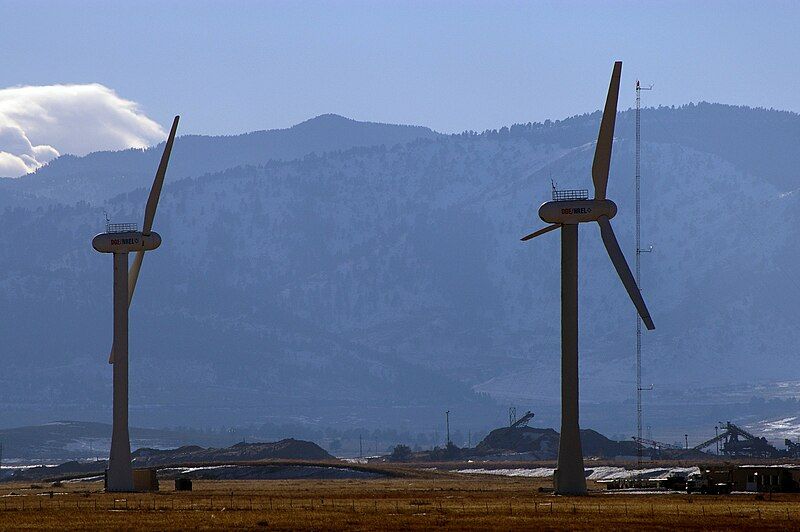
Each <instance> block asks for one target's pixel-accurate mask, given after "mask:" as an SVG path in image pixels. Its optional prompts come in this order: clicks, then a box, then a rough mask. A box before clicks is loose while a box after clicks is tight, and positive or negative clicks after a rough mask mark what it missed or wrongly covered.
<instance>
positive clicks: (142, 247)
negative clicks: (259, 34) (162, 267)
mask: <svg viewBox="0 0 800 532" xmlns="http://www.w3.org/2000/svg"><path fill="white" fill-rule="evenodd" d="M179 119H180V117H179V116H176V117H175V120H174V121H173V122H172V129H171V130H170V132H169V138H168V139H167V143H166V145H165V146H164V153H163V154H162V155H161V163H160V164H159V165H158V170H157V171H156V177H155V179H154V180H153V186H152V188H151V189H150V196H149V197H148V198H147V206H146V207H145V211H144V224H143V225H142V230H141V231H138V230H137V228H136V224H111V223H106V232H105V233H100V234H99V235H97V236H95V237H94V239H93V240H92V247H93V248H94V249H95V250H96V251H99V252H100V253H113V254H114V344H113V347H112V348H111V356H110V357H109V360H108V362H109V363H110V364H113V365H114V423H113V429H112V432H111V456H110V457H109V460H108V470H107V471H106V481H107V482H106V489H107V490H108V491H133V468H132V467H131V442H130V435H129V433H128V307H129V306H130V303H131V298H132V297H133V291H134V289H135V288H136V281H137V280H138V278H139V270H140V269H141V267H142V260H143V259H144V252H145V251H152V250H154V249H156V248H157V247H158V246H160V245H161V236H159V234H158V233H156V232H155V231H153V230H152V229H153V219H154V218H155V216H156V207H158V198H159V196H160V195H161V187H162V185H163V184H164V176H165V175H166V173H167V165H168V164H169V156H170V153H171V152H172V144H173V142H174V141H175V132H176V131H177V129H178V120H179ZM133 251H135V252H136V257H135V258H134V259H133V266H132V267H131V269H130V272H128V253H131V252H133Z"/></svg>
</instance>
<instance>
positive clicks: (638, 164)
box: [636, 79, 653, 467]
mask: <svg viewBox="0 0 800 532" xmlns="http://www.w3.org/2000/svg"><path fill="white" fill-rule="evenodd" d="M652 89H653V86H652V85H651V86H649V87H642V86H641V85H640V84H639V80H638V79H637V80H636V286H638V287H639V290H641V289H642V276H641V255H642V253H649V252H651V251H653V246H650V248H648V249H642V238H641V225H642V220H641V190H640V186H639V184H640V181H641V179H642V168H641V150H642V142H641V123H642V120H641V114H642V113H641V99H642V98H641V96H642V91H643V90H644V91H649V90H652ZM647 389H648V390H652V389H653V387H652V386H650V387H649V388H647ZM643 390H644V388H642V318H641V317H640V316H639V314H638V313H637V314H636V435H637V436H638V437H639V441H641V440H642V391H643ZM636 458H637V462H638V464H639V467H641V465H642V446H641V445H637V447H636Z"/></svg>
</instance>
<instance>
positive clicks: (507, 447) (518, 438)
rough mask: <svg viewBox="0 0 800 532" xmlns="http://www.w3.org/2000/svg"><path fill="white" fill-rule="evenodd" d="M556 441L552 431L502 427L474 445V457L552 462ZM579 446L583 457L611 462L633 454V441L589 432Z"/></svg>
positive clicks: (555, 456) (556, 455)
mask: <svg viewBox="0 0 800 532" xmlns="http://www.w3.org/2000/svg"><path fill="white" fill-rule="evenodd" d="M559 439H560V435H559V434H558V432H556V431H555V430H553V429H539V428H533V427H516V428H511V427H503V428H499V429H495V430H493V431H492V432H490V433H489V435H488V436H486V438H484V439H483V441H481V442H480V443H479V444H478V445H476V446H475V454H477V455H479V456H487V455H502V454H510V453H526V454H530V455H532V456H533V457H534V458H537V459H540V460H553V459H555V458H557V457H558V442H559ZM581 445H582V447H583V454H584V455H585V456H598V457H601V458H613V457H615V456H633V455H635V454H636V447H635V445H634V443H633V442H632V441H630V442H627V441H614V440H610V439H608V438H606V437H605V436H603V435H602V434H600V433H599V432H597V431H594V430H591V429H589V430H582V431H581Z"/></svg>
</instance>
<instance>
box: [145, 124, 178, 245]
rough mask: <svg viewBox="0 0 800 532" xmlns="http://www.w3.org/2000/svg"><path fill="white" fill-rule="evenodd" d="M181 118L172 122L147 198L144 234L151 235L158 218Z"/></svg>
mask: <svg viewBox="0 0 800 532" xmlns="http://www.w3.org/2000/svg"><path fill="white" fill-rule="evenodd" d="M179 119H180V116H176V117H175V120H173V121H172V129H171V130H170V132H169V137H168V138H167V143H166V144H165V145H164V153H163V154H162V155H161V162H160V163H159V165H158V171H156V177H155V179H154V180H153V186H152V188H151V189H150V196H149V197H148V198H147V207H145V210H144V224H143V225H142V234H145V235H149V234H150V231H151V230H152V229H153V219H154V218H155V217H156V207H158V198H159V197H160V196H161V186H162V185H163V184H164V176H165V175H166V173H167V165H168V164H169V156H170V153H172V143H173V142H175V132H176V131H177V130H178V120H179Z"/></svg>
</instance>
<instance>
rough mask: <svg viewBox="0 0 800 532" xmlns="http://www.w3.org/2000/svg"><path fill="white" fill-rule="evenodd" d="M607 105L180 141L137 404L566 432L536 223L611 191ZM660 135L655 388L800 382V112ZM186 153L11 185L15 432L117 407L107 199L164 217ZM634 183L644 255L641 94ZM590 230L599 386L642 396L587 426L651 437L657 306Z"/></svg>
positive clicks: (653, 177)
mask: <svg viewBox="0 0 800 532" xmlns="http://www.w3.org/2000/svg"><path fill="white" fill-rule="evenodd" d="M599 119H600V113H599V112H597V113H593V114H589V115H581V116H576V117H572V118H569V119H566V120H561V121H556V122H550V121H548V122H546V123H544V124H538V123H536V124H524V125H514V126H511V127H509V128H502V129H500V130H498V131H487V132H484V133H481V134H477V133H472V132H469V133H464V134H461V135H440V134H437V133H434V132H433V131H431V130H429V129H426V128H417V127H408V126H391V125H385V124H369V123H362V122H355V121H352V120H348V119H344V118H342V117H337V116H333V115H325V116H323V117H318V118H317V119H313V120H310V121H307V122H304V123H303V124H299V125H297V126H295V127H293V128H290V129H288V130H280V131H264V132H256V133H250V134H246V135H241V136H236V137H198V136H189V137H180V138H179V139H178V140H177V141H176V144H175V149H174V152H173V161H172V162H171V164H170V170H169V173H168V175H167V182H166V184H165V187H164V193H163V196H162V201H161V203H160V206H159V212H158V216H157V218H156V223H155V229H156V230H157V231H158V232H159V233H160V234H161V235H162V237H163V239H164V245H163V246H162V247H161V248H160V249H159V250H158V251H156V252H154V253H152V254H148V257H147V261H146V262H147V265H146V266H145V268H144V269H143V273H142V278H141V282H140V284H139V285H138V286H137V299H136V301H135V303H134V304H133V306H132V313H131V408H132V413H131V417H132V422H133V423H136V424H138V425H147V424H151V425H153V424H160V425H170V424H177V423H178V420H180V423H181V424H195V425H200V426H202V425H203V424H204V423H207V424H220V423H224V424H236V423H250V422H259V421H264V420H267V419H293V420H302V419H307V420H314V421H317V422H328V423H333V422H338V423H345V424H347V423H357V422H362V421H364V420H371V421H372V422H386V423H396V422H399V423H408V424H413V423H428V424H430V423H432V422H433V421H431V420H433V419H438V416H439V415H440V413H441V411H442V410H444V409H446V408H450V409H451V410H453V411H459V412H461V413H462V414H461V415H462V416H463V417H464V418H466V417H468V416H469V417H470V419H471V420H472V422H475V423H478V422H480V423H487V422H489V421H490V420H495V419H496V416H497V412H498V410H499V409H500V408H502V407H501V405H503V404H508V402H515V403H517V404H525V405H528V406H529V407H530V408H531V409H533V410H534V411H537V420H539V419H541V420H542V422H544V423H547V422H550V423H551V425H552V426H555V420H557V408H556V406H557V401H558V370H559V247H558V237H557V235H548V236H543V237H541V238H538V239H536V240H534V241H533V242H529V243H527V244H523V243H520V242H519V237H520V236H522V235H523V234H526V233H527V232H530V231H531V230H533V229H536V228H538V227H540V226H542V225H543V224H542V222H541V221H539V219H538V216H537V214H536V211H537V208H538V205H539V204H540V203H542V202H543V201H546V200H547V199H549V194H550V180H551V179H553V180H554V181H556V182H557V183H558V186H559V187H560V188H591V177H590V173H589V169H590V167H591V158H592V153H593V142H594V139H595V138H596V135H597V127H598V123H599ZM642 127H643V138H644V143H643V166H642V173H643V176H644V177H643V181H642V194H643V227H644V229H643V238H644V243H645V244H648V243H652V244H653V245H654V246H655V249H654V252H653V253H652V254H650V255H645V256H644V258H643V277H644V283H643V285H644V286H643V288H644V293H645V297H646V300H647V302H648V306H649V307H650V309H651V312H652V314H653V317H654V320H655V323H656V327H657V328H656V331H654V332H653V333H648V334H646V336H645V353H646V354H645V357H646V363H645V381H646V382H654V383H657V387H658V389H660V390H672V391H675V392H676V394H680V393H682V392H684V391H686V390H690V389H692V388H703V387H710V386H712V385H713V386H717V387H724V386H726V385H734V384H736V383H744V385H745V387H746V389H748V390H750V389H751V388H747V387H748V386H750V385H752V384H754V383H769V382H774V381H780V380H791V379H794V378H795V377H794V375H797V374H798V371H800V363H799V362H797V357H796V356H794V355H795V353H796V347H795V346H797V345H798V343H799V341H800V334H798V331H797V328H796V327H795V326H794V323H793V318H792V317H793V316H795V315H797V312H798V310H800V309H798V303H797V302H798V301H800V287H798V284H797V283H796V282H795V281H794V277H795V276H796V274H797V264H798V259H800V256H798V253H797V252H796V251H794V249H795V247H796V246H794V245H793V243H794V242H795V241H796V239H797V238H798V237H800V235H798V234H797V233H798V231H800V230H798V229H797V228H798V227H800V225H798V224H797V223H796V222H797V221H798V220H797V218H798V214H797V213H798V206H799V205H798V202H800V198H799V197H798V193H797V191H798V189H800V175H798V174H799V173H800V170H799V169H800V151H798V150H797V146H798V145H800V116H798V115H797V114H794V113H788V112H781V111H773V110H764V109H750V108H744V107H732V106H726V105H719V104H705V103H704V104H699V105H689V106H685V107H680V108H658V109H646V110H644V111H643V126H642ZM159 154H160V148H159V147H155V148H151V149H148V150H144V151H142V150H126V151H122V152H103V153H96V154H91V155H88V156H86V157H70V156H62V157H59V158H58V159H55V160H54V161H52V162H51V163H50V164H48V165H47V166H45V167H43V168H41V169H40V170H39V171H37V172H36V173H35V174H31V175H29V176H25V177H22V178H19V179H15V180H4V181H3V182H2V183H0V194H2V196H4V199H3V201H2V203H0V206H2V207H4V209H5V210H4V211H3V212H2V214H0V223H2V226H3V227H4V232H3V233H2V235H0V243H1V244H2V247H3V249H5V250H7V253H5V254H3V255H2V256H0V286H2V289H0V312H2V315H3V316H4V319H3V320H2V322H0V327H2V329H0V330H1V331H2V335H3V336H2V337H3V338H4V345H3V348H2V350H0V364H2V367H3V371H2V372H0V403H1V404H2V405H3V413H2V415H0V423H2V424H4V425H8V424H9V423H12V422H13V423H14V424H22V423H25V422H39V421H46V420H51V419H54V418H72V419H76V418H78V419H94V420H106V419H108V417H109V411H110V397H111V378H110V376H111V369H110V366H108V365H107V364H106V363H105V360H106V358H107V355H108V349H109V346H110V341H111V261H110V259H109V258H108V257H104V256H101V255H99V254H97V253H96V252H94V251H93V250H92V248H91V246H90V239H91V237H92V236H93V234H95V233H96V232H99V231H100V230H102V228H103V222H104V217H103V211H104V210H106V211H107V212H108V213H109V216H110V217H111V218H112V220H113V221H136V222H140V221H141V217H142V211H143V206H144V203H145V200H146V195H147V190H146V188H145V187H147V186H149V183H150V181H151V179H152V175H153V172H154V169H155V167H156V165H157V159H158V157H159ZM609 197H610V198H611V199H613V200H614V201H615V202H617V204H618V205H619V214H618V216H617V217H616V218H615V219H614V220H613V221H612V223H613V225H614V227H615V230H616V232H617V235H618V237H619V239H620V242H621V244H622V246H623V250H624V251H625V252H626V256H627V257H628V259H629V261H630V262H631V263H632V261H633V238H632V234H633V230H632V229H633V227H632V226H633V223H632V221H633V197H634V194H633V113H632V112H631V111H626V112H623V113H621V114H620V117H619V119H618V126H617V140H616V142H615V151H614V157H613V161H612V170H611V177H610V180H609ZM765 221H766V222H767V223H766V224H765V223H764V222H765ZM580 245H581V261H582V262H581V266H580V267H581V269H582V272H581V285H580V290H581V299H580V303H581V371H582V383H581V385H582V396H581V398H582V400H584V401H586V402H587V403H589V404H595V405H599V404H608V403H613V404H615V405H616V407H615V409H614V410H613V415H612V414H610V413H609V412H601V411H602V410H608V409H607V408H604V407H603V408H600V407H598V408H595V410H592V408H591V407H590V408H589V409H585V410H584V417H583V419H582V425H583V426H584V427H593V428H598V429H601V430H602V429H606V428H608V429H611V430H624V429H625V427H626V426H630V424H631V423H630V420H629V419H627V417H630V418H631V419H632V411H631V412H630V416H628V411H627V410H625V408H626V407H625V406H624V405H625V402H626V401H630V400H631V399H632V396H633V376H634V372H633V345H634V340H633V332H634V323H635V322H634V310H633V307H632V306H631V304H630V301H628V299H627V295H626V294H625V292H624V289H623V288H622V286H621V285H620V283H619V280H618V279H617V277H616V274H615V272H614V271H613V267H612V266H611V264H610V262H609V261H608V258H607V257H606V256H605V251H604V250H603V248H602V245H601V241H600V237H599V231H596V230H593V228H591V227H587V228H582V230H581V244H580ZM798 380H800V379H798ZM662 393H663V392H662ZM748 393H749V392H748ZM752 395H758V392H757V391H752ZM761 395H762V396H769V394H768V393H762V394H761ZM749 399H750V395H745V398H744V401H747V400H749ZM627 408H630V407H629V406H628V407H627ZM681 408H682V407H681V406H680V405H678V406H675V408H673V409H672V410H669V409H667V408H662V411H660V412H659V415H660V416H662V418H664V419H666V418H669V417H675V416H679V415H680V410H681ZM539 412H541V414H542V415H541V417H540V415H539ZM493 416H494V417H493ZM623 418H624V419H623ZM171 420H172V421H171ZM714 421H715V420H714ZM714 421H711V422H709V423H713V422H714ZM654 423H656V422H655V421H654Z"/></svg>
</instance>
